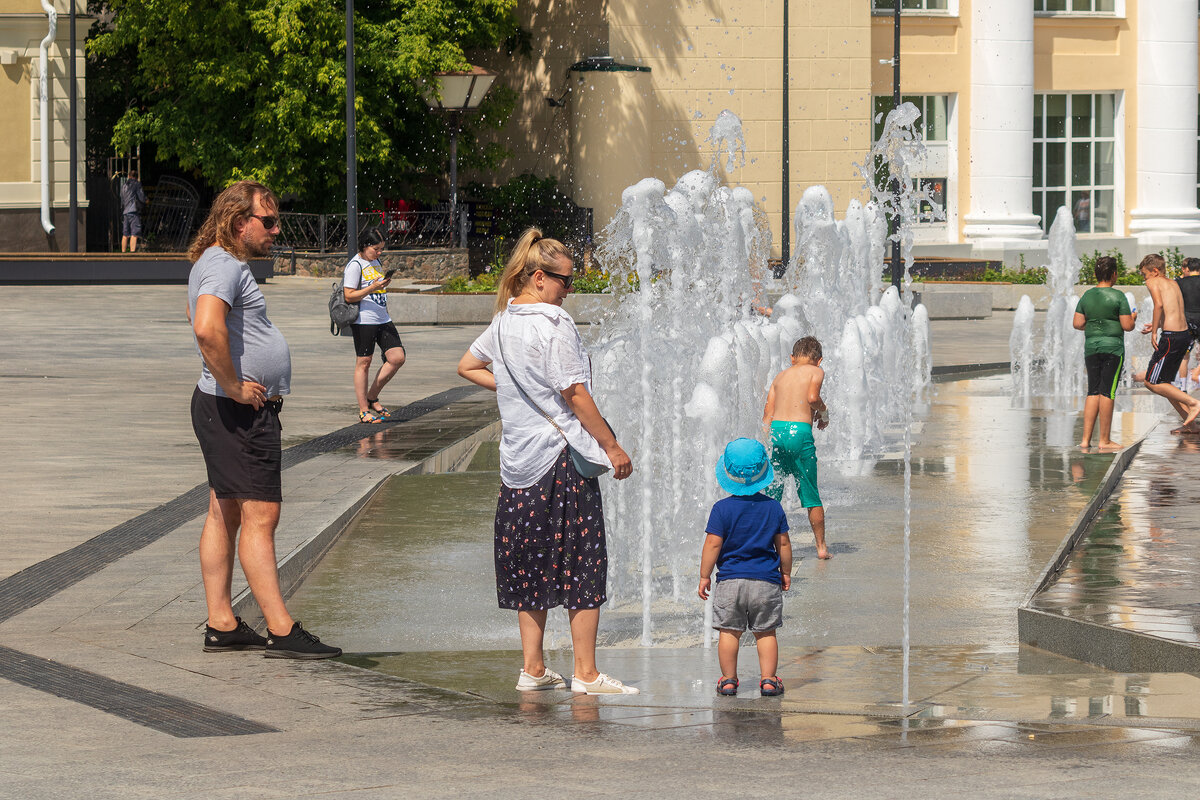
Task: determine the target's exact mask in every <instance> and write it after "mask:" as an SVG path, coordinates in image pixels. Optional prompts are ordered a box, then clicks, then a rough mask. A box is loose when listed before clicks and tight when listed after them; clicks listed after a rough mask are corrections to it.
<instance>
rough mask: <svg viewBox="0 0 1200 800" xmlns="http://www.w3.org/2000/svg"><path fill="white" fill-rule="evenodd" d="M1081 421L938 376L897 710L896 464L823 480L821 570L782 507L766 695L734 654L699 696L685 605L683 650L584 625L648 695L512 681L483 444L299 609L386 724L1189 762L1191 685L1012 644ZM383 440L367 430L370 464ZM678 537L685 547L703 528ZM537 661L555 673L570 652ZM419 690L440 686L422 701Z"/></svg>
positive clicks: (346, 556) (337, 561)
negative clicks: (385, 686)
mask: <svg viewBox="0 0 1200 800" xmlns="http://www.w3.org/2000/svg"><path fill="white" fill-rule="evenodd" d="M1153 419H1154V418H1153V417H1152V416H1150V415H1146V414H1142V413H1132V412H1131V411H1130V410H1129V409H1125V410H1124V413H1120V414H1119V415H1118V416H1117V418H1116V419H1115V420H1114V437H1119V438H1121V439H1123V440H1125V441H1132V440H1133V439H1134V438H1136V436H1137V435H1138V434H1139V433H1140V432H1141V431H1143V430H1144V429H1145V428H1147V427H1148V426H1149V424H1150V423H1151V422H1152V421H1153ZM1077 434H1078V420H1077V417H1076V415H1074V414H1069V413H1063V412H1060V411H1057V410H1053V409H1044V408H1036V409H1034V410H1032V411H1030V410H1022V409H1014V408H1013V407H1012V406H1011V403H1010V402H1009V400H1008V397H1007V394H1006V385H1005V383H1004V381H1003V379H985V380H976V381H963V382H957V383H946V384H940V385H939V386H938V391H937V395H936V396H935V398H934V401H933V402H932V404H931V407H930V410H929V413H928V414H927V415H926V416H925V417H924V418H923V419H922V425H921V430H920V433H919V435H918V437H917V439H916V442H915V445H914V459H913V476H914V477H913V563H914V571H913V583H912V591H913V615H914V626H913V641H914V648H913V652H912V663H911V675H910V683H909V688H910V692H909V695H910V697H911V698H912V702H911V704H910V706H909V708H908V709H907V710H906V709H903V708H901V706H900V698H901V673H902V659H901V651H900V648H899V640H900V630H899V619H900V608H899V599H900V597H901V589H902V587H901V582H900V570H899V553H900V547H901V529H900V526H899V522H898V520H899V513H898V511H899V508H900V501H901V498H902V494H901V491H902V481H903V465H902V462H901V461H900V460H899V459H898V458H897V457H895V455H894V454H893V455H890V456H885V457H883V458H881V459H879V460H877V461H871V462H858V463H854V464H837V465H834V464H830V465H828V469H826V470H825V472H824V473H823V475H822V491H823V494H825V495H826V502H827V509H828V513H829V520H830V524H829V531H830V540H831V544H832V547H831V549H832V550H833V551H834V553H835V558H834V559H833V560H832V561H831V562H818V561H817V559H815V558H813V557H812V556H813V552H812V546H811V541H810V540H809V539H808V538H807V528H806V527H805V526H804V521H803V517H802V516H799V515H798V514H797V512H796V510H793V511H792V514H793V515H794V516H795V517H796V522H795V523H794V525H793V529H794V530H793V541H794V547H795V549H796V551H797V552H798V553H799V554H800V555H801V556H802V559H801V560H800V561H799V562H798V565H797V568H796V570H795V576H794V589H793V591H792V592H791V594H790V596H789V599H788V600H787V601H786V606H785V627H784V629H782V630H781V631H780V643H781V663H780V668H779V674H780V676H781V678H782V679H783V681H784V682H785V684H786V686H787V693H786V695H785V696H784V697H782V698H762V697H760V696H759V692H758V689H757V677H758V676H757V674H756V672H757V669H756V668H757V664H756V663H755V662H754V658H753V654H752V653H753V651H752V650H750V649H749V648H747V649H745V650H743V655H742V662H743V664H742V666H743V669H744V674H743V675H742V686H743V689H742V692H741V693H740V694H739V695H738V696H737V697H734V698H718V697H717V696H716V695H715V693H714V691H713V688H714V683H715V680H716V678H717V677H718V668H717V664H716V655H715V651H713V650H711V649H704V648H701V647H698V646H695V644H696V642H698V630H696V628H695V625H696V622H695V620H696V619H697V618H698V617H699V613H698V612H699V604H698V603H695V604H688V603H686V602H681V604H680V606H679V607H675V606H672V605H671V604H670V603H665V604H664V605H663V607H662V608H659V609H656V614H657V615H658V616H657V617H656V620H657V621H658V622H659V623H660V625H657V626H656V631H658V632H660V633H661V631H662V630H663V628H664V627H665V626H666V625H667V624H678V625H679V633H678V635H677V636H676V637H675V638H676V639H677V641H676V643H675V644H677V645H679V646H669V644H670V643H664V644H663V645H662V646H658V647H654V648H641V647H634V646H628V645H629V643H631V642H633V641H636V631H637V625H636V623H637V621H638V618H639V617H640V614H638V613H636V612H634V611H629V610H625V609H622V608H621V606H620V601H619V598H616V599H614V602H613V603H611V604H610V607H608V608H607V610H606V612H605V614H603V615H602V617H601V634H602V637H604V641H605V642H606V643H608V644H610V645H611V644H614V643H623V644H625V645H626V646H621V647H611V646H610V647H605V648H603V649H602V651H601V652H600V654H599V657H600V665H601V668H602V669H604V670H606V671H608V672H610V673H611V674H613V675H615V676H617V677H619V678H621V679H622V680H624V681H626V682H627V683H630V684H631V685H634V686H638V687H639V688H640V689H641V691H642V693H641V694H639V695H636V696H623V697H603V698H598V697H587V696H582V695H581V696H575V695H572V694H571V693H570V692H564V691H550V692H537V693H521V692H517V691H516V690H515V688H514V684H515V682H516V678H517V672H518V669H519V666H520V654H519V652H517V651H516V650H515V649H513V648H515V646H516V644H517V638H516V632H515V624H514V620H513V619H512V614H511V612H501V611H499V610H497V609H496V608H495V593H494V592H495V588H494V582H493V577H492V553H491V550H492V547H491V522H492V514H493V512H494V503H495V497H496V491H497V488H498V476H497V474H496V470H497V466H498V465H497V464H496V463H495V452H494V449H488V448H482V449H481V450H480V451H479V453H478V454H477V455H476V457H475V460H474V461H473V463H472V464H471V465H470V466H469V468H468V471H467V472H465V473H460V474H446V475H406V476H400V477H398V478H395V479H393V480H392V481H391V482H390V484H389V485H388V486H387V487H385V490H384V491H382V492H380V494H379V495H378V496H377V497H376V499H375V500H374V501H373V502H372V504H371V505H370V507H369V508H368V509H367V510H366V512H365V513H364V514H363V515H362V516H361V518H360V519H359V520H358V521H357V522H356V523H355V526H354V527H353V528H352V529H351V531H349V532H348V533H347V534H346V535H345V536H344V537H343V538H342V540H341V541H340V542H338V544H337V545H336V546H335V547H334V548H333V549H332V550H331V551H330V553H329V554H328V555H327V556H326V557H325V558H324V560H323V561H322V563H321V564H320V565H318V567H317V568H316V569H315V570H314V572H313V574H312V575H311V576H310V577H309V578H308V579H307V580H306V582H305V584H304V585H303V586H302V587H301V589H300V591H299V592H298V593H297V595H296V597H295V598H293V600H292V605H293V610H294V611H295V613H297V615H298V616H301V617H303V618H310V617H311V618H313V619H320V620H321V630H322V633H323V634H324V635H328V637H329V638H330V640H335V641H338V643H339V644H342V645H343V646H344V647H345V648H346V649H347V651H348V653H349V654H348V655H347V656H345V657H344V659H343V660H345V661H347V662H349V663H351V664H355V665H357V666H360V667H365V668H367V669H370V670H372V671H373V672H374V673H375V674H377V675H380V676H381V678H382V676H385V675H391V676H396V677H397V678H402V679H404V680H403V682H402V683H403V686H405V687H411V688H406V690H405V691H406V692H411V695H410V694H406V695H405V696H406V698H408V699H406V700H405V701H404V703H403V704H400V703H398V704H397V707H396V708H395V709H394V710H393V712H392V713H398V714H406V713H438V714H449V715H451V716H455V717H466V718H477V717H485V716H489V715H490V716H492V717H499V718H502V719H508V720H511V721H513V722H514V723H519V724H523V725H541V724H544V725H549V726H576V727H577V728H578V729H579V730H582V731H586V732H587V735H589V736H597V737H609V736H611V737H614V738H619V739H621V740H628V739H629V737H631V736H638V735H641V734H645V733H653V734H654V735H671V736H680V737H688V738H695V739H699V740H704V741H712V742H714V743H718V744H734V743H737V744H740V745H744V746H755V745H756V744H764V745H766V744H788V743H800V742H805V743H813V744H819V743H822V742H836V743H837V744H838V746H839V747H859V748H863V749H864V750H869V749H875V748H896V747H904V748H908V747H920V748H929V750H931V751H932V750H935V749H943V750H944V749H951V750H955V751H958V752H1001V753H1013V754H1020V753H1023V752H1029V751H1030V749H1031V748H1036V749H1037V750H1039V751H1040V750H1042V749H1044V748H1061V749H1063V750H1064V751H1068V752H1070V751H1073V750H1076V749H1080V748H1085V749H1086V750H1087V752H1097V753H1099V752H1105V751H1106V749H1107V751H1112V750H1113V749H1114V748H1116V749H1118V750H1120V751H1122V752H1127V751H1129V749H1130V748H1132V749H1134V750H1136V751H1137V752H1151V751H1155V749H1157V750H1161V751H1164V752H1165V751H1170V752H1179V753H1184V754H1188V753H1195V752H1197V751H1198V750H1200V747H1198V743H1197V739H1196V737H1195V734H1198V733H1200V678H1197V677H1196V676H1192V675H1187V674H1171V673H1164V674H1121V673H1115V672H1110V671H1107V670H1103V669H1101V668H1098V667H1094V666H1091V665H1088V664H1084V663H1081V662H1078V661H1072V660H1070V659H1066V658H1062V657H1058V656H1055V655H1053V654H1050V653H1047V652H1044V651H1040V650H1036V649H1034V648H1028V647H1018V646H1017V644H1016V623H1015V609H1016V607H1017V605H1018V604H1019V603H1020V601H1021V600H1022V599H1023V596H1024V593H1025V592H1026V591H1027V589H1028V587H1029V585H1030V584H1031V583H1032V582H1033V580H1034V579H1035V578H1036V576H1037V574H1038V573H1039V572H1040V570H1041V569H1042V568H1043V567H1044V566H1045V564H1046V562H1047V561H1048V560H1049V558H1050V557H1051V556H1052V554H1053V553H1054V551H1055V548H1056V547H1057V545H1058V543H1059V542H1060V541H1061V539H1062V537H1063V535H1064V533H1065V532H1066V530H1067V528H1068V527H1069V526H1070V524H1071V522H1072V521H1073V520H1074V518H1075V516H1076V515H1077V514H1078V512H1079V510H1080V509H1081V508H1082V507H1083V506H1084V504H1086V502H1087V500H1088V499H1089V498H1090V497H1091V495H1092V493H1093V492H1094V490H1095V488H1096V486H1097V484H1098V483H1099V481H1100V479H1101V477H1102V476H1103V474H1104V472H1105V470H1106V469H1107V468H1108V465H1109V464H1110V463H1111V459H1112V456H1111V455H1109V454H1093V453H1079V452H1078V450H1077V449H1075V448H1074V447H1073V444H1074V442H1075V441H1076V440H1077ZM389 446H390V445H389V444H388V443H387V442H383V441H378V440H376V441H372V442H371V446H370V447H369V448H368V449H367V452H366V453H364V455H368V456H369V457H379V456H381V455H382V454H383V453H382V452H381V450H387V449H388V447H389ZM826 476H828V478H827V479H826ZM827 486H828V491H826V487H827ZM1156 494H1157V495H1161V494H1162V492H1161V491H1159V492H1157V493H1156ZM1181 494H1183V492H1182V488H1181ZM1178 502H1180V503H1182V502H1185V500H1184V499H1182V498H1180V499H1179V500H1178ZM1143 507H1145V504H1144V501H1143ZM1144 516H1145V515H1144V512H1143V524H1145V523H1144ZM623 533H624V532H621V531H614V532H612V534H611V535H615V536H619V535H622V534H623ZM680 535H681V536H683V537H684V538H685V540H686V539H687V537H688V534H687V532H681V533H680ZM693 538H695V539H696V541H695V549H696V552H697V554H698V552H699V539H700V533H699V532H697V534H696V536H695V537H693ZM1089 574H1093V575H1094V574H1095V570H1094V569H1093V570H1092V571H1091V573H1089ZM1105 580H1109V579H1107V578H1103V577H1100V578H1098V581H1099V582H1104V581H1105ZM690 588H691V587H689V589H690ZM689 626H693V627H689ZM549 629H550V630H549V637H548V639H549V642H550V643H551V647H553V646H555V645H556V644H557V645H565V643H566V642H567V636H566V620H565V614H557V610H556V612H552V613H551V618H550V625H549ZM660 641H661V640H660ZM964 642H968V643H970V644H963V643H964ZM547 658H548V663H549V665H550V666H551V667H552V668H554V669H557V670H559V671H560V672H562V673H563V674H564V675H569V673H570V664H571V660H570V654H569V652H568V651H561V650H560V651H556V650H553V649H551V650H550V651H548V653H547ZM422 686H427V687H431V688H430V691H431V692H435V693H436V692H441V693H443V694H442V695H440V697H442V699H440V700H434V701H430V702H422V701H420V700H418V699H417V698H418V696H419V694H420V691H421V689H420V687H422ZM432 687H438V688H437V690H433V689H432ZM453 698H457V699H453ZM418 708H419V709H421V710H420V711H418V710H417V709H418ZM379 713H380V714H386V713H389V712H387V711H385V710H380V711H379ZM906 714H907V716H906Z"/></svg>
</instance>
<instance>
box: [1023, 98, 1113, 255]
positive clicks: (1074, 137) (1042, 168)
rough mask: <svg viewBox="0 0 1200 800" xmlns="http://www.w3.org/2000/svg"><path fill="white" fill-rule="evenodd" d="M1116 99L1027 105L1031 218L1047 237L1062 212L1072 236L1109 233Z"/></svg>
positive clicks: (1039, 100) (1052, 100)
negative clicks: (1070, 221) (1030, 135)
mask: <svg viewBox="0 0 1200 800" xmlns="http://www.w3.org/2000/svg"><path fill="white" fill-rule="evenodd" d="M1116 146H1117V145H1116V95H1115V94H1039V95H1034V99H1033V213H1035V214H1037V215H1038V216H1040V217H1041V218H1042V228H1043V230H1046V231H1049V230H1050V225H1051V224H1052V223H1053V222H1054V215H1055V214H1056V213H1058V209H1059V206H1064V205H1065V206H1067V207H1068V208H1069V209H1070V210H1071V216H1072V217H1073V218H1074V220H1075V231H1076V232H1077V233H1111V232H1112V230H1113V201H1114V189H1115V180H1116V170H1115V168H1114V164H1115V161H1116V158H1115V155H1116Z"/></svg>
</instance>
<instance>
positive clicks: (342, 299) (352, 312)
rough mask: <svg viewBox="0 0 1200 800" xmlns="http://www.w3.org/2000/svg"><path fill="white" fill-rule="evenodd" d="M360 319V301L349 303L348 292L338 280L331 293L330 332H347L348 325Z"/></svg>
mask: <svg viewBox="0 0 1200 800" xmlns="http://www.w3.org/2000/svg"><path fill="white" fill-rule="evenodd" d="M356 319H358V303H347V302H346V292H345V290H343V289H342V285H341V284H340V283H338V282H337V281H334V282H333V294H331V295H329V332H330V333H331V334H333V335H334V336H341V335H343V334H344V333H345V331H346V327H347V326H348V325H350V324H351V323H352V322H354V320H356Z"/></svg>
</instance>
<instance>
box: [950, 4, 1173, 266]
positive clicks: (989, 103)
mask: <svg viewBox="0 0 1200 800" xmlns="http://www.w3.org/2000/svg"><path fill="white" fill-rule="evenodd" d="M1193 22H1194V21H1193ZM1193 27H1195V25H1193ZM970 163H971V207H970V209H968V211H967V213H966V214H965V215H964V216H963V222H964V223H966V224H965V225H964V226H963V235H964V236H966V237H967V238H968V239H970V240H972V241H973V242H974V244H975V245H976V246H977V247H991V246H996V247H1004V246H1005V245H1013V244H1016V245H1020V244H1028V243H1029V242H1030V241H1031V240H1037V239H1042V238H1043V236H1042V229H1041V227H1040V226H1039V225H1038V218H1037V216H1036V215H1035V214H1034V213H1033V0H1005V1H1004V2H1002V3H1000V2H988V0H976V1H975V2H973V3H971V152H970Z"/></svg>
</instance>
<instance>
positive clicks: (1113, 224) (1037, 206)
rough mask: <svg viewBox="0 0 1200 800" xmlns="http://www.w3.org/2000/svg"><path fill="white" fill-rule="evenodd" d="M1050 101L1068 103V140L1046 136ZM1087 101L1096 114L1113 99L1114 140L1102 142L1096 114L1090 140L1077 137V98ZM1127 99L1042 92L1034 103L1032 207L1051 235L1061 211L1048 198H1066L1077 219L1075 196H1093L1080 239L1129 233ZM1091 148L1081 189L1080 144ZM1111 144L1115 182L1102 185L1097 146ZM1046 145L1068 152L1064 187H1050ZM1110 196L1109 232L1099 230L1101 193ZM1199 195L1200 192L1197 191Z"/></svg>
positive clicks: (1112, 94) (1102, 94) (1119, 94)
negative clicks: (1125, 149) (1078, 170)
mask: <svg viewBox="0 0 1200 800" xmlns="http://www.w3.org/2000/svg"><path fill="white" fill-rule="evenodd" d="M1051 97H1063V98H1065V99H1066V105H1065V108H1064V116H1063V135H1062V136H1047V135H1046V127H1045V126H1046V123H1045V120H1046V119H1047V115H1046V107H1047V104H1048V102H1049V98H1051ZM1080 97H1087V98H1089V100H1090V103H1091V105H1092V108H1093V109H1095V107H1096V106H1097V105H1098V101H1097V99H1098V98H1100V97H1111V98H1112V135H1111V136H1100V135H1098V133H1097V124H1096V120H1097V117H1096V114H1095V113H1094V111H1093V113H1092V114H1091V116H1090V118H1089V120H1090V122H1089V135H1087V136H1079V135H1076V134H1075V132H1074V123H1073V119H1074V117H1073V113H1072V112H1073V109H1074V105H1075V102H1076V98H1080ZM1123 99H1124V98H1123V93H1122V92H1120V91H1118V90H1113V91H1109V92H1043V93H1035V94H1034V103H1035V104H1041V113H1040V114H1039V113H1038V111H1039V109H1038V108H1037V106H1036V105H1035V107H1034V130H1033V136H1032V146H1033V150H1034V152H1033V168H1034V169H1033V176H1032V177H1033V179H1034V180H1033V203H1032V206H1033V208H1032V210H1033V212H1034V213H1035V214H1037V215H1038V216H1039V217H1041V227H1042V230H1043V231H1045V232H1046V233H1049V231H1050V226H1051V225H1052V224H1053V223H1054V215H1055V214H1057V212H1058V207H1057V206H1055V207H1054V208H1052V209H1051V208H1047V197H1048V196H1049V195H1051V194H1062V196H1063V198H1064V200H1065V205H1066V206H1067V208H1069V209H1071V210H1072V215H1074V210H1075V203H1076V199H1075V195H1076V194H1077V193H1079V192H1084V191H1086V192H1088V201H1089V204H1090V209H1091V210H1090V212H1089V219H1088V228H1089V229H1088V230H1086V231H1080V230H1076V234H1077V235H1080V236H1087V235H1093V234H1095V235H1102V236H1119V235H1122V232H1121V231H1122V228H1123V227H1124V225H1123V223H1124V208H1123V206H1124V202H1123V201H1124V198H1123V192H1124V180H1123V177H1124V176H1123V170H1124V157H1123V154H1122V148H1123V147H1124V136H1123V135H1122V134H1123V130H1122V127H1123V118H1124V112H1123V105H1122V103H1123ZM1039 119H1040V120H1042V122H1041V128H1040V129H1039V127H1038V122H1037V121H1038V120H1039ZM1085 142H1086V143H1088V144H1089V145H1090V147H1089V153H1090V155H1089V158H1090V163H1089V166H1088V174H1089V181H1088V182H1087V183H1079V184H1076V183H1075V181H1074V172H1075V164H1074V149H1075V148H1074V145H1076V144H1080V143H1085ZM1102 143H1104V144H1111V146H1112V163H1111V167H1110V169H1111V170H1112V181H1111V182H1110V183H1099V182H1097V178H1098V175H1097V174H1096V156H1095V149H1096V147H1097V146H1098V144H1102ZM1047 145H1061V146H1062V148H1063V161H1062V176H1063V182H1062V183H1056V184H1054V185H1052V186H1051V185H1050V184H1049V182H1048V181H1047V172H1048V168H1047V167H1048V158H1047V155H1046V153H1047V150H1048V147H1047ZM1039 150H1040V156H1041V163H1040V166H1041V178H1040V181H1039V180H1038V174H1037V173H1038V166H1039V163H1038V157H1039ZM1197 180H1198V183H1200V177H1198V179H1197ZM1104 191H1107V192H1110V193H1111V195H1112V202H1111V204H1110V205H1109V208H1108V215H1109V216H1108V225H1109V228H1108V230H1097V229H1096V217H1097V213H1096V193H1097V192H1104ZM1198 191H1200V186H1198Z"/></svg>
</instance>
